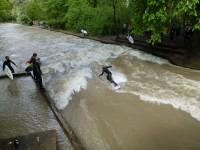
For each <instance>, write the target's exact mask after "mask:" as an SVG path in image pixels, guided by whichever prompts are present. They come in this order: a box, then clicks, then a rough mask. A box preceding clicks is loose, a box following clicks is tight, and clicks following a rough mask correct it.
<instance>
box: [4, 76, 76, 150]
mask: <svg viewBox="0 0 200 150" xmlns="http://www.w3.org/2000/svg"><path fill="white" fill-rule="evenodd" d="M0 85H1V86H0V97H1V100H0V105H1V107H0V120H1V121H0V127H1V128H0V138H1V139H2V138H10V137H15V136H20V135H28V134H31V133H34V132H41V131H46V130H51V129H54V130H56V132H57V140H58V146H59V148H60V149H61V150H66V149H69V150H70V149H71V150H73V147H72V146H71V144H70V142H69V141H68V139H67V137H66V136H65V134H64V132H63V131H62V129H61V128H60V126H59V124H58V122H57V121H56V118H55V117H54V114H53V113H52V111H51V109H50V108H49V106H48V104H47V102H46V100H45V99H44V97H43V96H42V95H41V93H40V92H39V91H38V90H37V88H36V86H35V84H34V82H33V79H32V78H31V77H19V78H15V80H13V81H12V80H10V79H8V78H6V79H1V80H0Z"/></svg>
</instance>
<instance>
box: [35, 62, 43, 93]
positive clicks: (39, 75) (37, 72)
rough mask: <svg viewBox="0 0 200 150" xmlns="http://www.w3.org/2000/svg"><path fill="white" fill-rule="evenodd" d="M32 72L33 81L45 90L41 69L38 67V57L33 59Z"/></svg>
mask: <svg viewBox="0 0 200 150" xmlns="http://www.w3.org/2000/svg"><path fill="white" fill-rule="evenodd" d="M33 72H34V73H35V81H36V82H38V83H39V86H40V89H41V90H42V91H45V88H44V87H43V84H42V71H41V69H40V64H39V59H33Z"/></svg>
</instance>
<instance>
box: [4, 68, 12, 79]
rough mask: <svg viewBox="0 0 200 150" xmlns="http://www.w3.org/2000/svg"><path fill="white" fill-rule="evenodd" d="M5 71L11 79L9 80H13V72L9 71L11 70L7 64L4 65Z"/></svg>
mask: <svg viewBox="0 0 200 150" xmlns="http://www.w3.org/2000/svg"><path fill="white" fill-rule="evenodd" d="M4 71H5V73H6V74H7V76H8V77H9V78H10V79H11V80H13V74H12V72H11V70H10V69H9V68H8V66H7V65H5V70H4Z"/></svg>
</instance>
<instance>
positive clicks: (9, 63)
mask: <svg viewBox="0 0 200 150" xmlns="http://www.w3.org/2000/svg"><path fill="white" fill-rule="evenodd" d="M11 63H13V64H14V65H15V66H17V65H16V64H15V63H14V62H13V61H12V60H10V59H8V60H5V61H4V63H3V70H5V66H6V65H7V66H8V68H9V69H10V70H11V71H12V73H15V70H14V69H13V68H12V66H11Z"/></svg>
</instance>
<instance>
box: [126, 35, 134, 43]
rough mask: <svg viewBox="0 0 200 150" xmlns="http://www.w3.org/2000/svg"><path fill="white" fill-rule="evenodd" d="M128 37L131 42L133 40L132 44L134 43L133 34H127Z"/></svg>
mask: <svg viewBox="0 0 200 150" xmlns="http://www.w3.org/2000/svg"><path fill="white" fill-rule="evenodd" d="M127 39H128V40H129V42H131V43H132V44H133V43H134V40H133V38H132V36H131V35H127Z"/></svg>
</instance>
